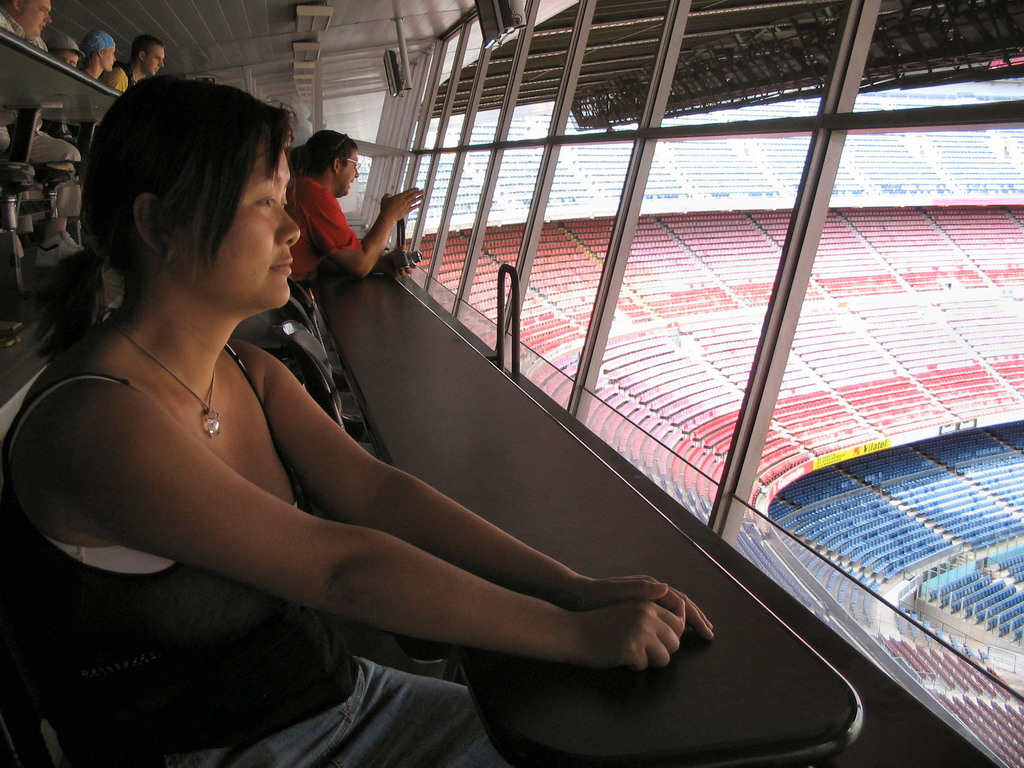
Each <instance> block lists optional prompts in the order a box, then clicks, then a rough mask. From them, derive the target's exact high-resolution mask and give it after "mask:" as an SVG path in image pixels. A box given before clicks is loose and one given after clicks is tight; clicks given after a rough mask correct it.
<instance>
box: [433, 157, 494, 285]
mask: <svg viewBox="0 0 1024 768" xmlns="http://www.w3.org/2000/svg"><path fill="white" fill-rule="evenodd" d="M490 156H491V153H490V152H467V153H466V156H465V160H464V165H463V168H462V176H461V178H460V179H459V183H458V186H457V187H456V189H455V203H454V208H453V209H452V217H451V223H450V225H449V228H448V240H447V243H446V244H445V249H444V261H443V263H442V266H441V270H440V271H439V272H438V275H437V279H438V281H439V282H440V283H441V284H442V285H443V286H444V287H445V288H447V289H448V290H449V291H451V292H452V293H457V292H458V289H459V281H460V279H461V277H462V269H463V266H464V264H465V262H466V256H467V255H468V248H469V240H470V236H471V235H472V231H473V224H474V222H475V221H476V214H477V209H478V206H479V204H480V190H481V189H482V188H483V181H484V176H485V175H486V173H487V164H488V161H489V160H490Z"/></svg>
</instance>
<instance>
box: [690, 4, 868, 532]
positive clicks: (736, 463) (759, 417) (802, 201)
mask: <svg viewBox="0 0 1024 768" xmlns="http://www.w3.org/2000/svg"><path fill="white" fill-rule="evenodd" d="M880 4H881V0H851V1H850V3H849V4H848V5H847V6H846V14H845V15H844V17H843V21H842V26H841V28H840V30H839V35H838V44H837V45H836V49H835V55H834V56H833V60H832V68H831V72H830V76H829V78H828V86H827V89H826V92H825V95H824V96H823V98H822V104H821V107H820V110H819V118H820V120H819V127H818V128H817V129H816V130H815V131H814V134H813V136H812V138H811V144H810V147H809V148H808V152H807V162H806V163H805V165H804V175H803V178H802V180H801V183H800V191H799V193H798V196H797V201H796V205H795V207H794V211H793V216H792V217H791V219H790V224H789V231H788V232H787V234H786V241H785V243H784V245H783V249H782V255H781V258H780V261H779V269H778V272H777V274H776V279H775V286H774V288H773V292H772V298H771V300H770V301H769V303H768V309H767V311H766V313H765V320H764V325H763V327H762V331H761V339H760V341H759V342H758V347H757V352H756V353H755V355H754V362H753V365H752V367H751V371H750V377H749V379H748V383H747V388H746V391H745V393H744V397H743V402H742V405H741V409H740V414H739V419H738V420H737V422H736V427H735V430H734V432H733V439H732V444H731V446H730V448H729V453H728V456H727V458H726V464H725V469H724V472H723V476H722V481H721V483H720V484H719V487H718V493H717V495H716V496H715V502H714V505H713V506H712V510H711V517H710V520H709V523H708V524H709V525H710V526H711V527H712V528H713V529H714V531H715V532H716V533H718V534H719V535H720V536H722V537H723V538H724V539H726V540H727V541H729V542H731V543H735V542H736V540H737V537H738V535H739V528H740V524H741V523H742V521H743V517H744V514H745V512H746V504H745V502H741V501H740V500H739V497H740V496H741V495H742V498H743V499H749V497H750V495H751V492H752V490H753V487H754V483H755V482H756V479H757V470H758V465H759V463H760V458H761V451H762V448H763V446H764V443H765V440H766V439H767V436H768V429H769V427H770V424H771V419H772V415H773V412H774V408H775V403H776V401H777V399H778V396H779V390H780V388H781V385H782V378H783V375H784V374H785V371H786V366H787V363H788V362H789V355H790V350H791V348H792V345H793V336H794V335H795V332H796V326H797V323H798V322H799V321H800V314H801V310H802V309H803V300H804V295H805V294H806V291H807V284H808V282H809V281H810V277H811V269H812V267H813V264H814V257H815V255H816V253H817V248H818V242H819V240H820V238H821V231H822V229H823V227H824V224H825V217H826V216H827V214H828V208H829V201H830V198H831V195H832V189H833V185H834V183H835V179H836V174H837V173H838V170H839V162H840V160H841V158H842V151H843V143H844V141H845V139H846V132H845V131H838V130H833V129H832V128H830V127H829V126H828V119H827V118H828V116H829V115H833V114H835V113H837V112H841V111H846V112H848V111H850V110H852V109H853V104H854V101H855V100H856V97H857V91H858V88H859V87H860V81H861V76H862V73H863V71H864V65H865V62H866V60H867V54H868V49H869V47H870V45H871V38H872V34H873V32H874V28H875V23H876V20H877V17H878V11H879V7H880Z"/></svg>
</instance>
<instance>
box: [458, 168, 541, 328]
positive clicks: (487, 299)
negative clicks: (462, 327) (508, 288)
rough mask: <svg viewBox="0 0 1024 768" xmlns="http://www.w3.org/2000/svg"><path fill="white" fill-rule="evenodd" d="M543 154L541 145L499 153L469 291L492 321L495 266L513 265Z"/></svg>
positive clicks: (474, 304) (494, 297)
mask: <svg viewBox="0 0 1024 768" xmlns="http://www.w3.org/2000/svg"><path fill="white" fill-rule="evenodd" d="M542 155H543V151H542V150H541V149H540V148H537V149H516V150H506V151H505V153H504V155H503V157H502V161H501V168H500V170H499V171H498V181H497V186H496V187H495V192H494V199H493V200H492V201H491V211H490V215H489V216H488V218H487V229H486V231H485V233H484V241H483V248H482V250H481V252H480V259H479V261H478V262H477V270H476V276H475V278H474V280H473V288H472V290H471V291H470V294H469V303H470V304H471V305H472V306H473V307H474V308H476V309H477V310H479V311H480V312H482V313H483V314H484V315H486V316H487V317H488V318H490V319H491V321H492V322H496V321H497V298H496V297H497V292H496V291H497V288H496V286H497V280H498V278H497V275H498V268H499V267H500V266H501V265H502V264H513V265H514V264H515V263H516V259H517V258H518V256H519V249H520V247H521V246H522V243H523V234H524V229H525V222H526V217H527V215H528V214H529V213H530V207H531V205H532V203H533V189H534V186H535V185H536V182H537V171H538V169H539V168H540V161H541V156H542Z"/></svg>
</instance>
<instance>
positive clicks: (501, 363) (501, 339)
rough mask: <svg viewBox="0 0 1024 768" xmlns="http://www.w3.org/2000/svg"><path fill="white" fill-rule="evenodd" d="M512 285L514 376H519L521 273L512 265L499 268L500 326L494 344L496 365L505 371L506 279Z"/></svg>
mask: <svg viewBox="0 0 1024 768" xmlns="http://www.w3.org/2000/svg"><path fill="white" fill-rule="evenodd" d="M506 277H508V278H509V280H510V281H511V284H512V297H511V301H510V302H509V303H510V305H511V309H512V375H513V376H518V375H519V273H518V272H517V271H516V268H515V267H513V266H512V265H511V264H502V265H501V266H500V267H499V268H498V326H497V331H498V335H497V339H496V340H495V342H494V357H493V358H491V359H492V360H494V364H495V365H497V366H498V368H500V369H501V370H502V371H504V370H505V278H506Z"/></svg>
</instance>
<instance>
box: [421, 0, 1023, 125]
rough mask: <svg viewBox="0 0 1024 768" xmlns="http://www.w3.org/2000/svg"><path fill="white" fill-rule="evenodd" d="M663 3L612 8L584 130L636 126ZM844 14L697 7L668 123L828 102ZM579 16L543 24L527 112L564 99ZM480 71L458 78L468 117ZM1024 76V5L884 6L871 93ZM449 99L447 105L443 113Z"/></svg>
mask: <svg viewBox="0 0 1024 768" xmlns="http://www.w3.org/2000/svg"><path fill="white" fill-rule="evenodd" d="M665 5H666V4H665V2H664V0H602V2H601V3H599V7H598V10H597V11H596V13H595V15H594V18H593V22H592V24H591V29H590V36H589V41H588V48H587V53H586V55H585V57H584V60H583V65H582V70H581V72H580V80H579V85H578V87H577V90H576V94H575V96H574V101H573V105H572V113H573V118H574V119H575V121H576V122H577V124H578V125H579V126H580V127H582V128H588V129H594V128H598V129H600V128H606V127H610V126H616V125H628V124H630V123H635V122H637V120H638V118H639V116H640V114H641V110H642V108H643V104H644V99H645V96H646V93H647V88H648V85H649V83H650V80H651V73H652V70H653V67H654V66H655V61H656V52H657V48H658V44H659V41H660V38H661V32H662V26H663V23H664V9H665ZM842 6H843V3H841V2H835V1H834V0H779V1H778V2H751V0H693V3H692V8H691V12H690V15H689V17H688V19H687V22H686V29H685V35H684V38H683V41H682V47H681V52H680V56H679V59H678V63H677V66H676V76H675V82H674V85H673V88H672V92H671V95H670V97H669V102H668V108H667V111H666V114H667V115H668V116H676V115H681V114H685V113H689V112H705V111H710V110H714V109H721V108H725V107H733V106H741V105H746V104H754V103H766V102H771V101H779V100H784V99H792V98H795V97H801V96H812V95H815V94H817V93H819V92H820V91H821V89H822V88H823V86H824V83H825V81H826V79H827V76H828V69H829V61H830V54H831V50H832V43H833V40H834V39H835V37H836V31H837V28H838V25H839V21H840V16H841V11H842ZM575 14H576V6H575V5H573V6H571V7H569V8H567V9H566V10H564V11H562V12H561V13H558V14H555V15H554V16H552V17H551V18H549V19H547V20H545V21H543V22H540V23H538V24H537V25H536V29H535V30H534V34H533V36H532V38H531V40H530V52H529V57H528V59H527V63H526V69H525V73H524V76H523V82H522V86H521V89H520V94H519V103H520V104H531V103H540V102H546V101H552V100H554V98H555V96H556V94H557V89H558V86H559V83H560V80H561V72H562V68H563V66H564V63H565V61H564V60H565V51H566V49H567V48H568V45H569V39H570V36H571V35H572V33H573V27H574V24H575ZM514 53H515V46H514V45H504V46H500V47H498V48H496V49H494V50H493V51H492V54H491V61H490V64H489V66H488V70H487V78H486V81H485V84H484V90H483V95H482V100H481V103H480V107H479V108H480V109H481V110H487V109H496V108H498V107H499V106H500V104H501V99H502V98H503V96H504V93H505V91H506V89H507V86H508V79H509V76H510V73H511V69H512V62H513V56H514ZM476 66H477V65H476V63H473V64H470V65H468V66H466V67H465V68H464V69H463V70H462V72H461V73H460V75H459V78H458V80H457V81H456V82H457V83H458V90H457V93H456V94H455V101H454V111H455V113H456V114H458V113H460V112H464V111H465V109H466V105H467V103H468V97H469V93H470V90H471V89H470V85H471V84H472V82H473V76H474V75H475V73H476ZM1021 75H1024V0H953V1H952V2H934V1H933V0H883V4H882V11H881V14H880V16H879V21H878V24H877V25H876V29H875V36H874V43H873V45H872V46H871V50H870V52H869V55H868V62H867V66H866V70H865V75H864V79H863V83H862V89H864V90H878V89H885V88H897V87H902V88H910V87H918V86H925V85H937V84H941V83H952V82H960V81H967V80H971V81H976V80H979V79H992V78H1007V77H1019V76H1021ZM442 103H443V99H442V98H439V99H438V101H437V105H438V107H437V109H438V111H439V109H440V104H442Z"/></svg>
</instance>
